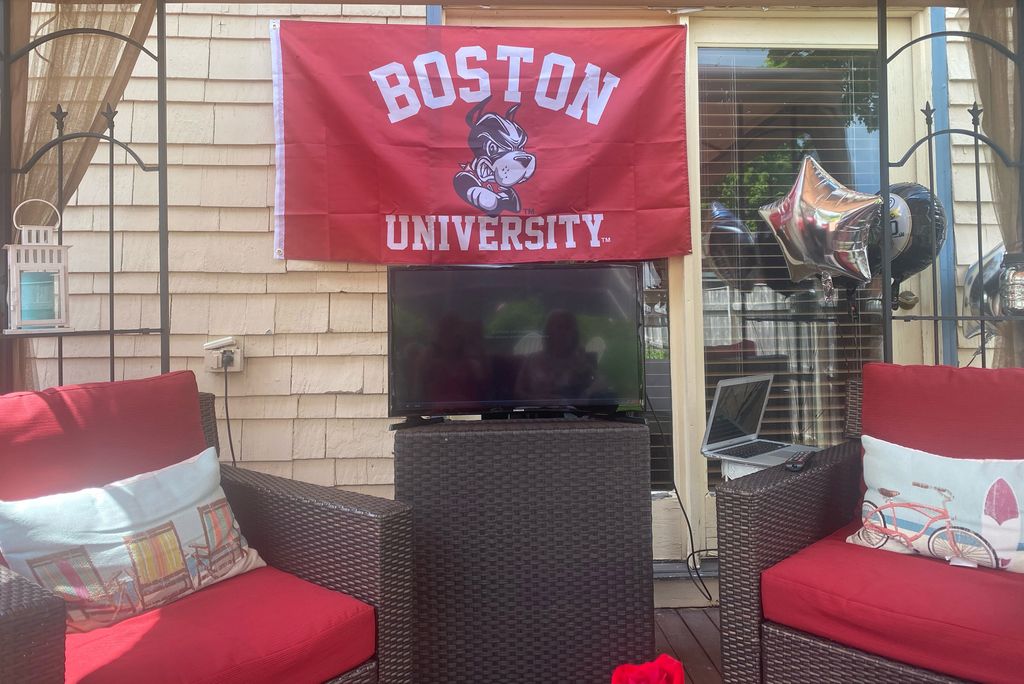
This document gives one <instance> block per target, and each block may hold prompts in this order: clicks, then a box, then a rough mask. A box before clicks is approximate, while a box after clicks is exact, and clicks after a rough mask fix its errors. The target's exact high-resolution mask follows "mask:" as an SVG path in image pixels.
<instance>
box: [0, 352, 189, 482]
mask: <svg viewBox="0 0 1024 684" xmlns="http://www.w3.org/2000/svg"><path fill="white" fill-rule="evenodd" d="M205 448H206V439H205V438H204V436H203V428H202V423H201V421H200V418H199V391H198V389H197V387H196V378H195V375H193V374H192V371H179V372H176V373H168V374H166V375H160V376H157V377H155V378H146V379H144V380H126V381H124V382H103V383H92V384H88V385H69V386H67V387H56V388H52V389H48V390H43V391H41V392H16V393H14V394H5V395H3V396H0V499H4V500H7V501H14V500H18V499H30V498H35V497H37V496H45V495H47V494H56V493H58V492H73V491H77V490H79V489H83V488H85V487H95V486H102V485H105V484H110V483H111V482H114V481H115V480H121V479H124V478H126V477H131V476H132V475H138V474H139V473H145V472H149V471H151V470H158V469H160V468H163V467H166V466H169V465H171V464H174V463H178V462H179V461H183V460H185V459H186V458H191V457H192V456H195V455H196V454H198V453H199V452H200V451H202V450H203V449H205Z"/></svg>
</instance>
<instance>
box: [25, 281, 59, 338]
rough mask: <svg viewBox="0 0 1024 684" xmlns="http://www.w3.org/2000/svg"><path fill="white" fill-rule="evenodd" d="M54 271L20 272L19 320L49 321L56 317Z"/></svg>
mask: <svg viewBox="0 0 1024 684" xmlns="http://www.w3.org/2000/svg"><path fill="white" fill-rule="evenodd" d="M56 281H57V274H56V273H45V272H39V271H27V272H23V273H22V274H21V321H22V323H23V324H25V325H32V323H33V321H51V320H53V319H54V318H56V317H57V304H56V302H57V299H56V296H55V295H56Z"/></svg>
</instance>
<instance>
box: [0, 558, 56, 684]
mask: <svg viewBox="0 0 1024 684" xmlns="http://www.w3.org/2000/svg"><path fill="white" fill-rule="evenodd" d="M64 614H65V613H64V601H63V600H61V599H60V597H58V596H55V595H53V594H51V593H50V592H48V591H46V590H45V589H43V588H42V587H40V586H39V585H37V584H35V583H33V582H30V581H29V580H27V579H25V578H24V577H22V576H21V575H19V574H17V573H16V572H14V571H13V570H10V569H8V568H6V567H4V566H2V565H0V682H28V681H31V682H53V683H54V684H63V682H64V632H65V629H66V624H65V620H64Z"/></svg>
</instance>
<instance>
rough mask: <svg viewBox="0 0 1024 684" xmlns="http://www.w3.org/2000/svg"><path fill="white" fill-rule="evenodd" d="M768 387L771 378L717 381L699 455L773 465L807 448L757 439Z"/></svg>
mask: <svg viewBox="0 0 1024 684" xmlns="http://www.w3.org/2000/svg"><path fill="white" fill-rule="evenodd" d="M771 388H772V376H771V375H751V376H748V377H745V378H733V379H730V380H720V381H719V382H718V387H717V388H716V389H715V401H714V402H713V403H712V404H711V414H710V415H708V426H707V429H706V430H705V431H704V443H703V444H702V445H701V452H702V453H703V454H704V455H705V456H707V457H708V458H719V459H722V460H723V461H734V462H736V463H745V464H747V465H755V466H773V465H778V464H780V463H783V462H785V461H786V459H788V458H789V457H791V456H792V455H793V454H795V453H797V452H800V451H806V450H807V449H808V448H810V447H806V446H801V445H799V444H789V443H786V442H776V441H773V440H769V439H759V438H758V435H759V433H760V431H761V419H762V418H764V410H765V407H767V406H768V395H769V393H770V390H771Z"/></svg>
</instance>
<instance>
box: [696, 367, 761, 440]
mask: <svg viewBox="0 0 1024 684" xmlns="http://www.w3.org/2000/svg"><path fill="white" fill-rule="evenodd" d="M770 387H771V380H769V379H765V380H757V381H754V382H745V383H740V384H738V385H720V386H719V387H718V404H717V406H716V407H715V415H714V416H713V417H712V420H711V426H710V427H709V428H708V439H707V444H708V446H713V445H715V444H720V443H722V442H726V441H729V440H732V439H737V438H739V437H747V436H750V437H753V436H754V435H756V434H757V427H758V423H760V422H761V413H762V412H763V409H764V403H765V401H766V400H767V398H768V390H769V388H770Z"/></svg>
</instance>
